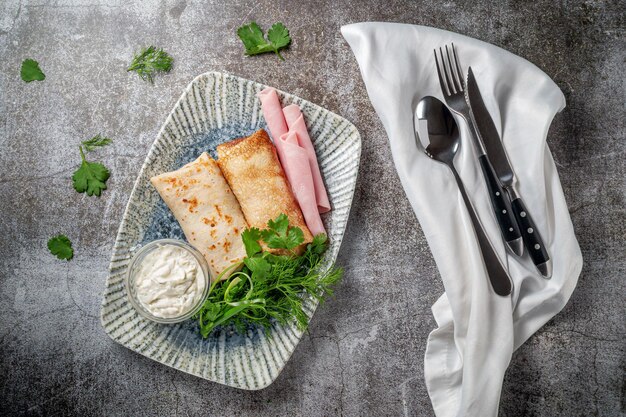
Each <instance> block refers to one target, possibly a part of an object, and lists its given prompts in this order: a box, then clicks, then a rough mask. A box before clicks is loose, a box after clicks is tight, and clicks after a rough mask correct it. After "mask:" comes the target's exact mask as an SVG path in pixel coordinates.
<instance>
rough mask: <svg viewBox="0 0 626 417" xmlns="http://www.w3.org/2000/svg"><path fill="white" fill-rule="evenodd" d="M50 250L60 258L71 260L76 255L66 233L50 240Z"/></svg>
mask: <svg viewBox="0 0 626 417" xmlns="http://www.w3.org/2000/svg"><path fill="white" fill-rule="evenodd" d="M48 250H50V253H52V254H53V255H54V256H56V257H57V258H59V259H65V260H68V261H69V260H70V259H72V258H73V257H74V250H73V249H72V242H70V240H69V239H68V237H67V236H65V235H58V236H54V237H52V238H50V240H48Z"/></svg>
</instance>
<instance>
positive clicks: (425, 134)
mask: <svg viewBox="0 0 626 417" xmlns="http://www.w3.org/2000/svg"><path fill="white" fill-rule="evenodd" d="M416 116H417V120H415V121H414V124H416V126H414V127H415V132H416V136H417V139H418V141H419V142H421V143H422V145H423V146H424V152H426V154H427V155H428V156H429V157H431V158H432V159H434V160H435V161H438V162H441V163H443V164H446V165H447V166H448V167H449V168H450V170H451V171H452V173H453V174H454V179H455V180H456V183H457V185H458V186H459V191H460V192H461V196H462V197H463V201H464V202H465V206H466V207H467V211H468V213H469V215H470V219H471V220H472V226H473V227H474V231H475V232H476V238H477V240H478V246H479V248H480V252H481V255H482V258H483V262H484V265H485V269H486V270H487V276H488V277H489V281H490V282H491V287H492V288H493V290H494V292H495V293H496V294H498V295H500V296H507V295H509V294H511V291H512V283H511V278H510V277H509V275H508V273H507V271H506V269H505V268H504V266H503V265H502V263H501V262H500V259H499V258H498V255H497V254H496V252H495V250H494V249H493V246H492V245H491V242H490V241H489V238H488V237H487V234H486V233H485V230H484V229H483V226H482V224H481V223H480V219H479V218H478V215H477V214H476V211H475V210H474V207H473V206H472V202H471V200H470V198H469V196H468V195H467V191H466V190H465V186H464V185H463V181H462V180H461V177H460V176H459V173H458V172H457V170H456V168H455V167H454V157H455V156H456V154H457V152H458V151H459V148H460V147H461V140H460V136H459V128H458V125H457V123H456V121H455V120H454V117H452V113H451V112H450V110H449V109H448V107H447V106H446V105H445V104H443V103H442V102H441V101H440V100H438V99H436V98H435V97H432V96H427V97H424V98H423V99H421V100H420V102H419V103H418V105H417V109H416ZM415 122H416V123H415Z"/></svg>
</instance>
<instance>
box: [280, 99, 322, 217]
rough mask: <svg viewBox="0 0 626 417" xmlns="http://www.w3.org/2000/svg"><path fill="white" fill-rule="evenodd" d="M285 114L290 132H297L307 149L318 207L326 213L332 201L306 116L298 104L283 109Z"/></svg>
mask: <svg viewBox="0 0 626 417" xmlns="http://www.w3.org/2000/svg"><path fill="white" fill-rule="evenodd" d="M283 114H284V115H285V121H286V122H287V127H288V128H289V131H290V132H296V133H297V134H298V140H299V141H300V146H301V147H303V148H304V149H305V150H306V153H307V156H308V158H309V165H310V167H311V175H312V176H313V185H314V186H315V200H316V201H317V207H318V210H319V212H320V213H326V212H327V211H330V202H329V201H328V194H327V193H326V187H325V186H324V181H323V180H322V174H321V172H320V167H319V165H318V164H317V156H316V155H315V148H313V142H311V137H310V136H309V131H308V130H307V128H306V123H305V122H304V116H303V115H302V112H301V111H300V107H298V106H297V105H296V104H291V105H289V106H287V107H285V108H284V109H283Z"/></svg>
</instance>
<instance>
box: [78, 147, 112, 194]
mask: <svg viewBox="0 0 626 417" xmlns="http://www.w3.org/2000/svg"><path fill="white" fill-rule="evenodd" d="M111 142H112V141H111V139H109V138H107V137H103V136H101V135H96V136H94V137H93V138H91V139H89V140H85V141H82V142H81V144H80V145H79V146H78V149H79V150H80V158H81V160H82V162H81V164H80V167H79V168H78V169H77V170H76V171H75V172H74V175H72V181H73V185H74V189H75V190H76V191H78V192H79V193H85V192H86V193H87V195H88V196H92V195H95V196H97V197H100V194H101V193H102V190H106V188H107V186H106V181H107V180H108V179H109V176H110V173H109V170H108V169H107V168H106V167H105V166H104V165H102V164H101V163H99V162H89V161H87V159H86V158H85V152H89V151H92V150H94V149H95V148H99V147H102V146H106V145H108V144H109V143H111ZM83 146H84V147H85V150H84V151H83Z"/></svg>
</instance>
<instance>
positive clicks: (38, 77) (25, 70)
mask: <svg viewBox="0 0 626 417" xmlns="http://www.w3.org/2000/svg"><path fill="white" fill-rule="evenodd" d="M20 75H21V76H22V80H24V81H26V82H27V83H29V82H31V81H43V80H45V79H46V75H45V74H44V73H43V71H42V70H41V68H39V63H38V62H37V61H35V60H34V59H25V60H24V62H22V69H21V71H20Z"/></svg>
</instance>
